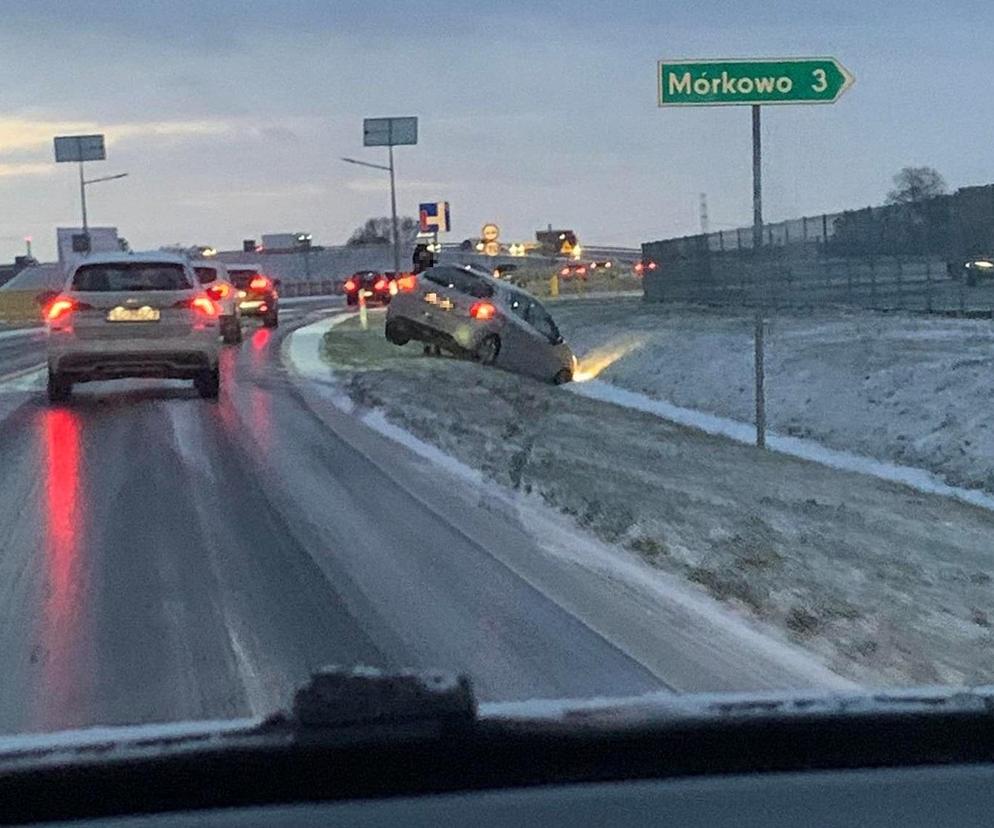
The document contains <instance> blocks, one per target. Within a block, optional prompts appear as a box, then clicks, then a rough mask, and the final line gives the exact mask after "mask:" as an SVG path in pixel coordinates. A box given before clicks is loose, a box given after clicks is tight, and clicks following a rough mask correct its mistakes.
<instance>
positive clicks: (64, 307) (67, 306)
mask: <svg viewBox="0 0 994 828" xmlns="http://www.w3.org/2000/svg"><path fill="white" fill-rule="evenodd" d="M78 310H93V306H92V305H87V304H86V303H84V302H77V301H76V300H75V299H70V298H69V297H68V296H56V297H55V298H54V299H53V300H52V301H51V302H50V303H49V305H48V307H46V308H45V321H47V322H57V321H58V320H59V319H63V318H64V317H66V316H68V315H69V314H71V313H72V312H73V311H78Z"/></svg>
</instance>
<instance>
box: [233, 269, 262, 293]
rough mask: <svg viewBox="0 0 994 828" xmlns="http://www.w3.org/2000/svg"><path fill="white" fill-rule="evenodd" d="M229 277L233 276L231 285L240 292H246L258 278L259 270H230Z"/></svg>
mask: <svg viewBox="0 0 994 828" xmlns="http://www.w3.org/2000/svg"><path fill="white" fill-rule="evenodd" d="M228 275H229V276H231V283H232V284H233V285H234V286H235V287H236V288H238V289H239V290H245V288H247V287H248V286H249V282H251V281H252V280H253V279H254V278H255V277H256V276H258V275H259V271H258V270H229V271H228Z"/></svg>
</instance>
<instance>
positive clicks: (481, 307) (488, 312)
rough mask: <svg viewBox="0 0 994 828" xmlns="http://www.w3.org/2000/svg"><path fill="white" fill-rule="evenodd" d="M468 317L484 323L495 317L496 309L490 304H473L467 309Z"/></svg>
mask: <svg viewBox="0 0 994 828" xmlns="http://www.w3.org/2000/svg"><path fill="white" fill-rule="evenodd" d="M469 315H470V316H472V317H473V318H474V319H479V320H480V321H486V320H487V319H493V318H494V317H495V316H496V315H497V308H495V307H494V306H493V305H492V304H491V303H490V302H474V303H473V306H472V307H471V308H470V309H469Z"/></svg>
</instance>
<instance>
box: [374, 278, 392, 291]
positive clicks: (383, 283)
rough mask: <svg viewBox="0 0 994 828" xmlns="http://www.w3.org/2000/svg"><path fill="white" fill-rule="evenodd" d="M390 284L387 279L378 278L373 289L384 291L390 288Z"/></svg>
mask: <svg viewBox="0 0 994 828" xmlns="http://www.w3.org/2000/svg"><path fill="white" fill-rule="evenodd" d="M389 288H390V285H389V283H388V282H387V280H386V279H377V280H376V283H375V284H374V285H373V290H378V291H380V293H382V292H383V291H385V290H389Z"/></svg>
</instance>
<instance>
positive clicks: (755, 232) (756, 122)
mask: <svg viewBox="0 0 994 828" xmlns="http://www.w3.org/2000/svg"><path fill="white" fill-rule="evenodd" d="M759 110H760V107H759V105H754V106H753V107H752V249H753V250H754V251H757V250H759V248H761V247H762V246H763V135H762V129H761V123H760V117H759Z"/></svg>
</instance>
